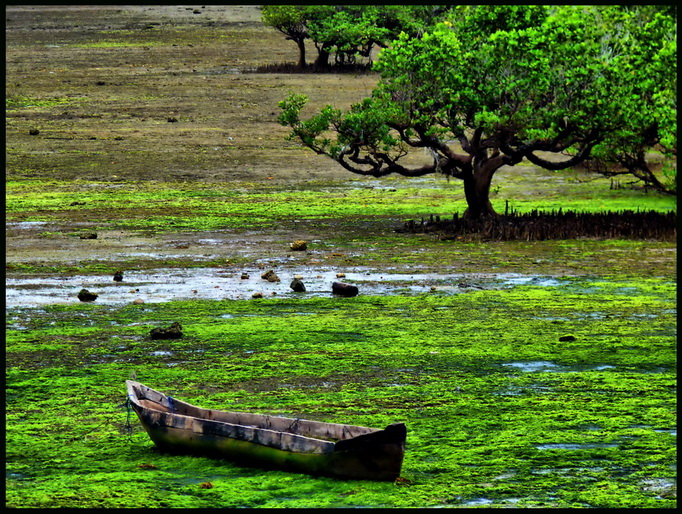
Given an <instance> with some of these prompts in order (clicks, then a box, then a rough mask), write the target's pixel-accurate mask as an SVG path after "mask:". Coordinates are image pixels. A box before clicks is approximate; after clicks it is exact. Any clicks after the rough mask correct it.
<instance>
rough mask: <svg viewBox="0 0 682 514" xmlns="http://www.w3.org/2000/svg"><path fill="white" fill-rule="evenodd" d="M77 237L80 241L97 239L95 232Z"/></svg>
mask: <svg viewBox="0 0 682 514" xmlns="http://www.w3.org/2000/svg"><path fill="white" fill-rule="evenodd" d="M78 237H80V238H81V239H97V232H86V233H84V234H81V235H80V236H78Z"/></svg>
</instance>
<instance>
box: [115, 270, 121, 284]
mask: <svg viewBox="0 0 682 514" xmlns="http://www.w3.org/2000/svg"><path fill="white" fill-rule="evenodd" d="M122 281H123V272H122V271H117V272H116V273H114V282H122Z"/></svg>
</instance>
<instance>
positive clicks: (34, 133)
mask: <svg viewBox="0 0 682 514" xmlns="http://www.w3.org/2000/svg"><path fill="white" fill-rule="evenodd" d="M38 134H40V130H38V129H31V130H29V131H28V135H29V136H37V135H38Z"/></svg>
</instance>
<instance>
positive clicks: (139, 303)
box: [133, 298, 144, 305]
mask: <svg viewBox="0 0 682 514" xmlns="http://www.w3.org/2000/svg"><path fill="white" fill-rule="evenodd" d="M143 303H144V300H143V299H142V298H137V299H135V300H133V305H142V304H143Z"/></svg>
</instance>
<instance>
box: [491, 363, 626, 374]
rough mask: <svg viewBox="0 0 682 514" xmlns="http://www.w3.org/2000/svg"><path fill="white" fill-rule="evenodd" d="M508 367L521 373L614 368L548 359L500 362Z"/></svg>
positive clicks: (575, 371)
mask: <svg viewBox="0 0 682 514" xmlns="http://www.w3.org/2000/svg"><path fill="white" fill-rule="evenodd" d="M502 365H503V366H507V367H510V368H515V369H516V370H518V371H521V372H523V373H537V372H550V373H580V372H582V371H604V370H607V369H616V367H615V366H611V365H609V364H596V365H595V364H573V365H570V366H567V365H560V364H555V363H553V362H550V361H528V362H505V363H503V364H502Z"/></svg>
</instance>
